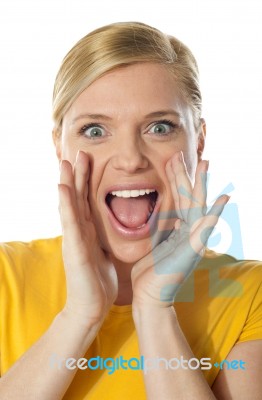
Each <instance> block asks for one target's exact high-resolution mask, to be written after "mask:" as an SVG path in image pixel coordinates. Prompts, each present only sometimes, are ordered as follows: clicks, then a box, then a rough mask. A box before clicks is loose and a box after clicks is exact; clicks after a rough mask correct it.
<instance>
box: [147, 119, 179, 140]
mask: <svg viewBox="0 0 262 400" xmlns="http://www.w3.org/2000/svg"><path fill="white" fill-rule="evenodd" d="M175 127H176V125H175V124H174V123H173V122H172V121H166V120H164V121H158V122H155V123H154V124H153V125H152V126H151V128H150V129H149V131H148V132H149V133H154V134H155V135H159V136H165V135H169V134H170V133H172V132H173V131H174V128H175Z"/></svg>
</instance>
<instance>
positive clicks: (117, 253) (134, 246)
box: [108, 240, 152, 264]
mask: <svg viewBox="0 0 262 400" xmlns="http://www.w3.org/2000/svg"><path fill="white" fill-rule="evenodd" d="M108 251H109V253H110V254H111V255H112V257H113V259H115V260H117V261H120V262H122V263H125V264H135V263H136V262H138V261H139V260H141V258H143V257H145V256H146V255H147V254H149V253H150V252H151V251H152V243H151V241H150V240H149V241H147V243H145V241H141V242H126V243H121V244H120V243H119V245H111V246H110V250H108Z"/></svg>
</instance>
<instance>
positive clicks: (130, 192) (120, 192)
mask: <svg viewBox="0 0 262 400" xmlns="http://www.w3.org/2000/svg"><path fill="white" fill-rule="evenodd" d="M153 192H155V189H138V190H114V191H113V192H111V194H112V195H113V196H117V197H126V198H127V197H138V196H144V195H145V194H149V193H153Z"/></svg>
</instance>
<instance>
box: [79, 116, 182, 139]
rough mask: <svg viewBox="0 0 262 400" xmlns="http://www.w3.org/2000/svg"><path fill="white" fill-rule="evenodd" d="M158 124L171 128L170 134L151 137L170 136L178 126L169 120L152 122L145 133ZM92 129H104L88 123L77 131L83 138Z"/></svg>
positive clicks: (98, 125) (93, 123)
mask: <svg viewBox="0 0 262 400" xmlns="http://www.w3.org/2000/svg"><path fill="white" fill-rule="evenodd" d="M160 124H163V125H168V126H169V127H170V128H171V132H169V133H154V134H153V135H156V136H170V135H171V134H172V133H173V131H174V129H177V128H178V125H177V124H175V123H174V122H173V121H171V120H169V119H162V120H159V121H155V122H153V123H152V124H151V125H150V127H149V128H148V129H147V131H149V130H150V129H152V128H153V127H154V126H155V125H160ZM94 127H97V128H100V129H104V128H103V127H102V126H101V125H100V124H99V123H95V122H91V123H89V124H86V125H84V126H82V128H81V129H80V131H79V134H80V135H83V136H84V134H85V131H86V130H87V129H90V128H94ZM86 137H87V138H88V139H90V140H97V139H99V137H91V136H86Z"/></svg>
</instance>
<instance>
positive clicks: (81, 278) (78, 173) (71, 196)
mask: <svg viewBox="0 0 262 400" xmlns="http://www.w3.org/2000/svg"><path fill="white" fill-rule="evenodd" d="M60 169H61V177H60V184H59V185H58V188H59V198H60V205H59V210H60V218H61V224H62V229H63V242H62V251H63V260H64V267H65V274H66V284H67V300H66V305H65V309H66V310H67V312H69V313H71V314H74V315H76V316H79V317H80V319H83V320H84V321H85V322H86V320H89V321H93V322H99V321H100V322H102V321H103V319H104V317H105V315H106V314H107V312H108V310H109V308H110V307H111V305H112V304H113V302H114V301H115V298H116V295H117V276H116V271H115V269H114V266H113V264H112V262H111V260H110V257H109V255H108V254H106V253H105V252H104V251H103V250H102V249H101V247H100V246H99V243H98V239H97V233H96V229H95V226H94V224H93V222H92V220H91V214H90V208H89V203H88V180H89V160H88V156H87V154H85V153H84V152H81V151H80V152H79V153H78V155H77V158H76V162H75V165H74V168H72V165H71V164H70V162H69V161H66V160H63V161H61V165H60Z"/></svg>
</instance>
